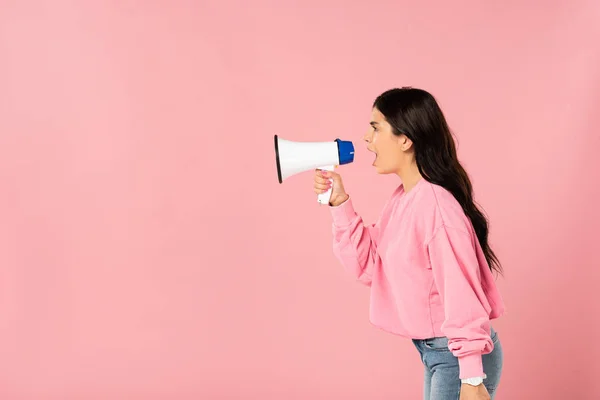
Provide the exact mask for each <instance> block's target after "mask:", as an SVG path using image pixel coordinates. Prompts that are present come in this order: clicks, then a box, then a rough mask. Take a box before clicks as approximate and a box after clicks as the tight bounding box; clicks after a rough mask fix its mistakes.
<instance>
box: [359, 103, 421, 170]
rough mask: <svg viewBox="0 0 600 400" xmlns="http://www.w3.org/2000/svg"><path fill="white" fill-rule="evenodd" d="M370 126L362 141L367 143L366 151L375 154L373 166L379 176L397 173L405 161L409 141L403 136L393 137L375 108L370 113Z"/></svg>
mask: <svg viewBox="0 0 600 400" xmlns="http://www.w3.org/2000/svg"><path fill="white" fill-rule="evenodd" d="M370 124H371V128H370V129H369V131H368V132H367V133H366V134H365V135H364V136H363V140H364V141H365V142H367V150H369V151H372V152H374V153H375V160H374V161H373V166H374V167H375V168H376V170H377V173H380V174H391V173H398V172H399V171H400V169H401V168H402V166H403V165H404V163H405V161H406V160H405V159H406V152H407V150H408V149H409V148H410V144H411V142H410V140H409V139H408V138H407V137H406V136H404V135H400V136H396V135H394V133H393V132H392V126H391V125H390V124H389V123H388V122H387V121H386V120H385V117H384V115H383V114H382V113H381V112H380V111H379V110H378V109H377V108H373V111H372V112H371V123H370Z"/></svg>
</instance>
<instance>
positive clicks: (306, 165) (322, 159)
mask: <svg viewBox="0 0 600 400" xmlns="http://www.w3.org/2000/svg"><path fill="white" fill-rule="evenodd" d="M274 139H275V159H276V161H277V178H278V179H279V183H283V181H284V180H285V179H287V178H289V177H290V176H292V175H294V174H297V173H299V172H304V171H309V170H314V169H321V170H326V171H333V170H334V168H335V167H337V166H338V165H343V164H348V163H351V162H353V161H354V145H353V144H352V142H350V141H345V140H340V139H336V140H334V141H331V142H292V141H290V140H285V139H280V138H279V137H278V136H277V135H275V137H274ZM331 190H332V189H329V190H328V191H327V192H325V193H321V194H319V195H317V201H318V202H319V203H320V204H329V199H330V198H331Z"/></svg>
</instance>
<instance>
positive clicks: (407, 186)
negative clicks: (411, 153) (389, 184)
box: [398, 162, 423, 192]
mask: <svg viewBox="0 0 600 400" xmlns="http://www.w3.org/2000/svg"><path fill="white" fill-rule="evenodd" d="M398 176H399V177H400V180H401V181H402V185H403V186H404V191H405V192H408V191H410V190H411V189H412V188H414V187H415V186H416V185H417V183H419V181H420V180H421V179H423V177H422V176H421V173H420V172H419V168H418V167H417V163H414V162H413V163H411V164H409V165H407V166H406V167H405V168H402V169H401V170H400V171H398Z"/></svg>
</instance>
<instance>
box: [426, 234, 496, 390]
mask: <svg viewBox="0 0 600 400" xmlns="http://www.w3.org/2000/svg"><path fill="white" fill-rule="evenodd" d="M475 240H476V239H475ZM427 249H428V252H429V257H430V263H431V268H432V271H433V278H434V281H435V285H436V287H437V289H438V292H439V293H440V296H441V298H442V300H443V302H444V311H445V315H446V319H445V321H444V324H443V325H442V331H443V332H444V334H445V335H446V336H447V337H448V348H449V349H450V351H451V352H452V353H453V354H454V355H455V356H456V357H457V358H458V362H459V366H460V378H461V379H466V378H475V377H485V374H484V371H483V365H482V358H481V356H482V355H483V354H487V353H490V352H491V351H492V350H493V348H494V344H493V342H492V340H491V338H490V330H491V327H490V322H489V315H490V311H491V307H490V304H489V303H488V301H487V298H486V296H485V293H484V291H483V288H482V286H481V273H480V269H479V268H480V265H479V262H478V259H477V253H476V251H477V250H476V247H475V243H474V240H473V239H472V237H471V235H469V234H468V233H466V232H463V231H462V230H458V229H454V228H451V227H447V226H441V227H440V228H438V230H437V231H436V233H435V234H434V235H433V238H432V239H431V240H430V241H429V243H428V245H427ZM485 268H487V265H486V266H485Z"/></svg>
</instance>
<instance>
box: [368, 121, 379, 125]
mask: <svg viewBox="0 0 600 400" xmlns="http://www.w3.org/2000/svg"><path fill="white" fill-rule="evenodd" d="M369 124H370V125H371V126H375V125H379V123H378V122H375V121H371V122H369Z"/></svg>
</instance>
